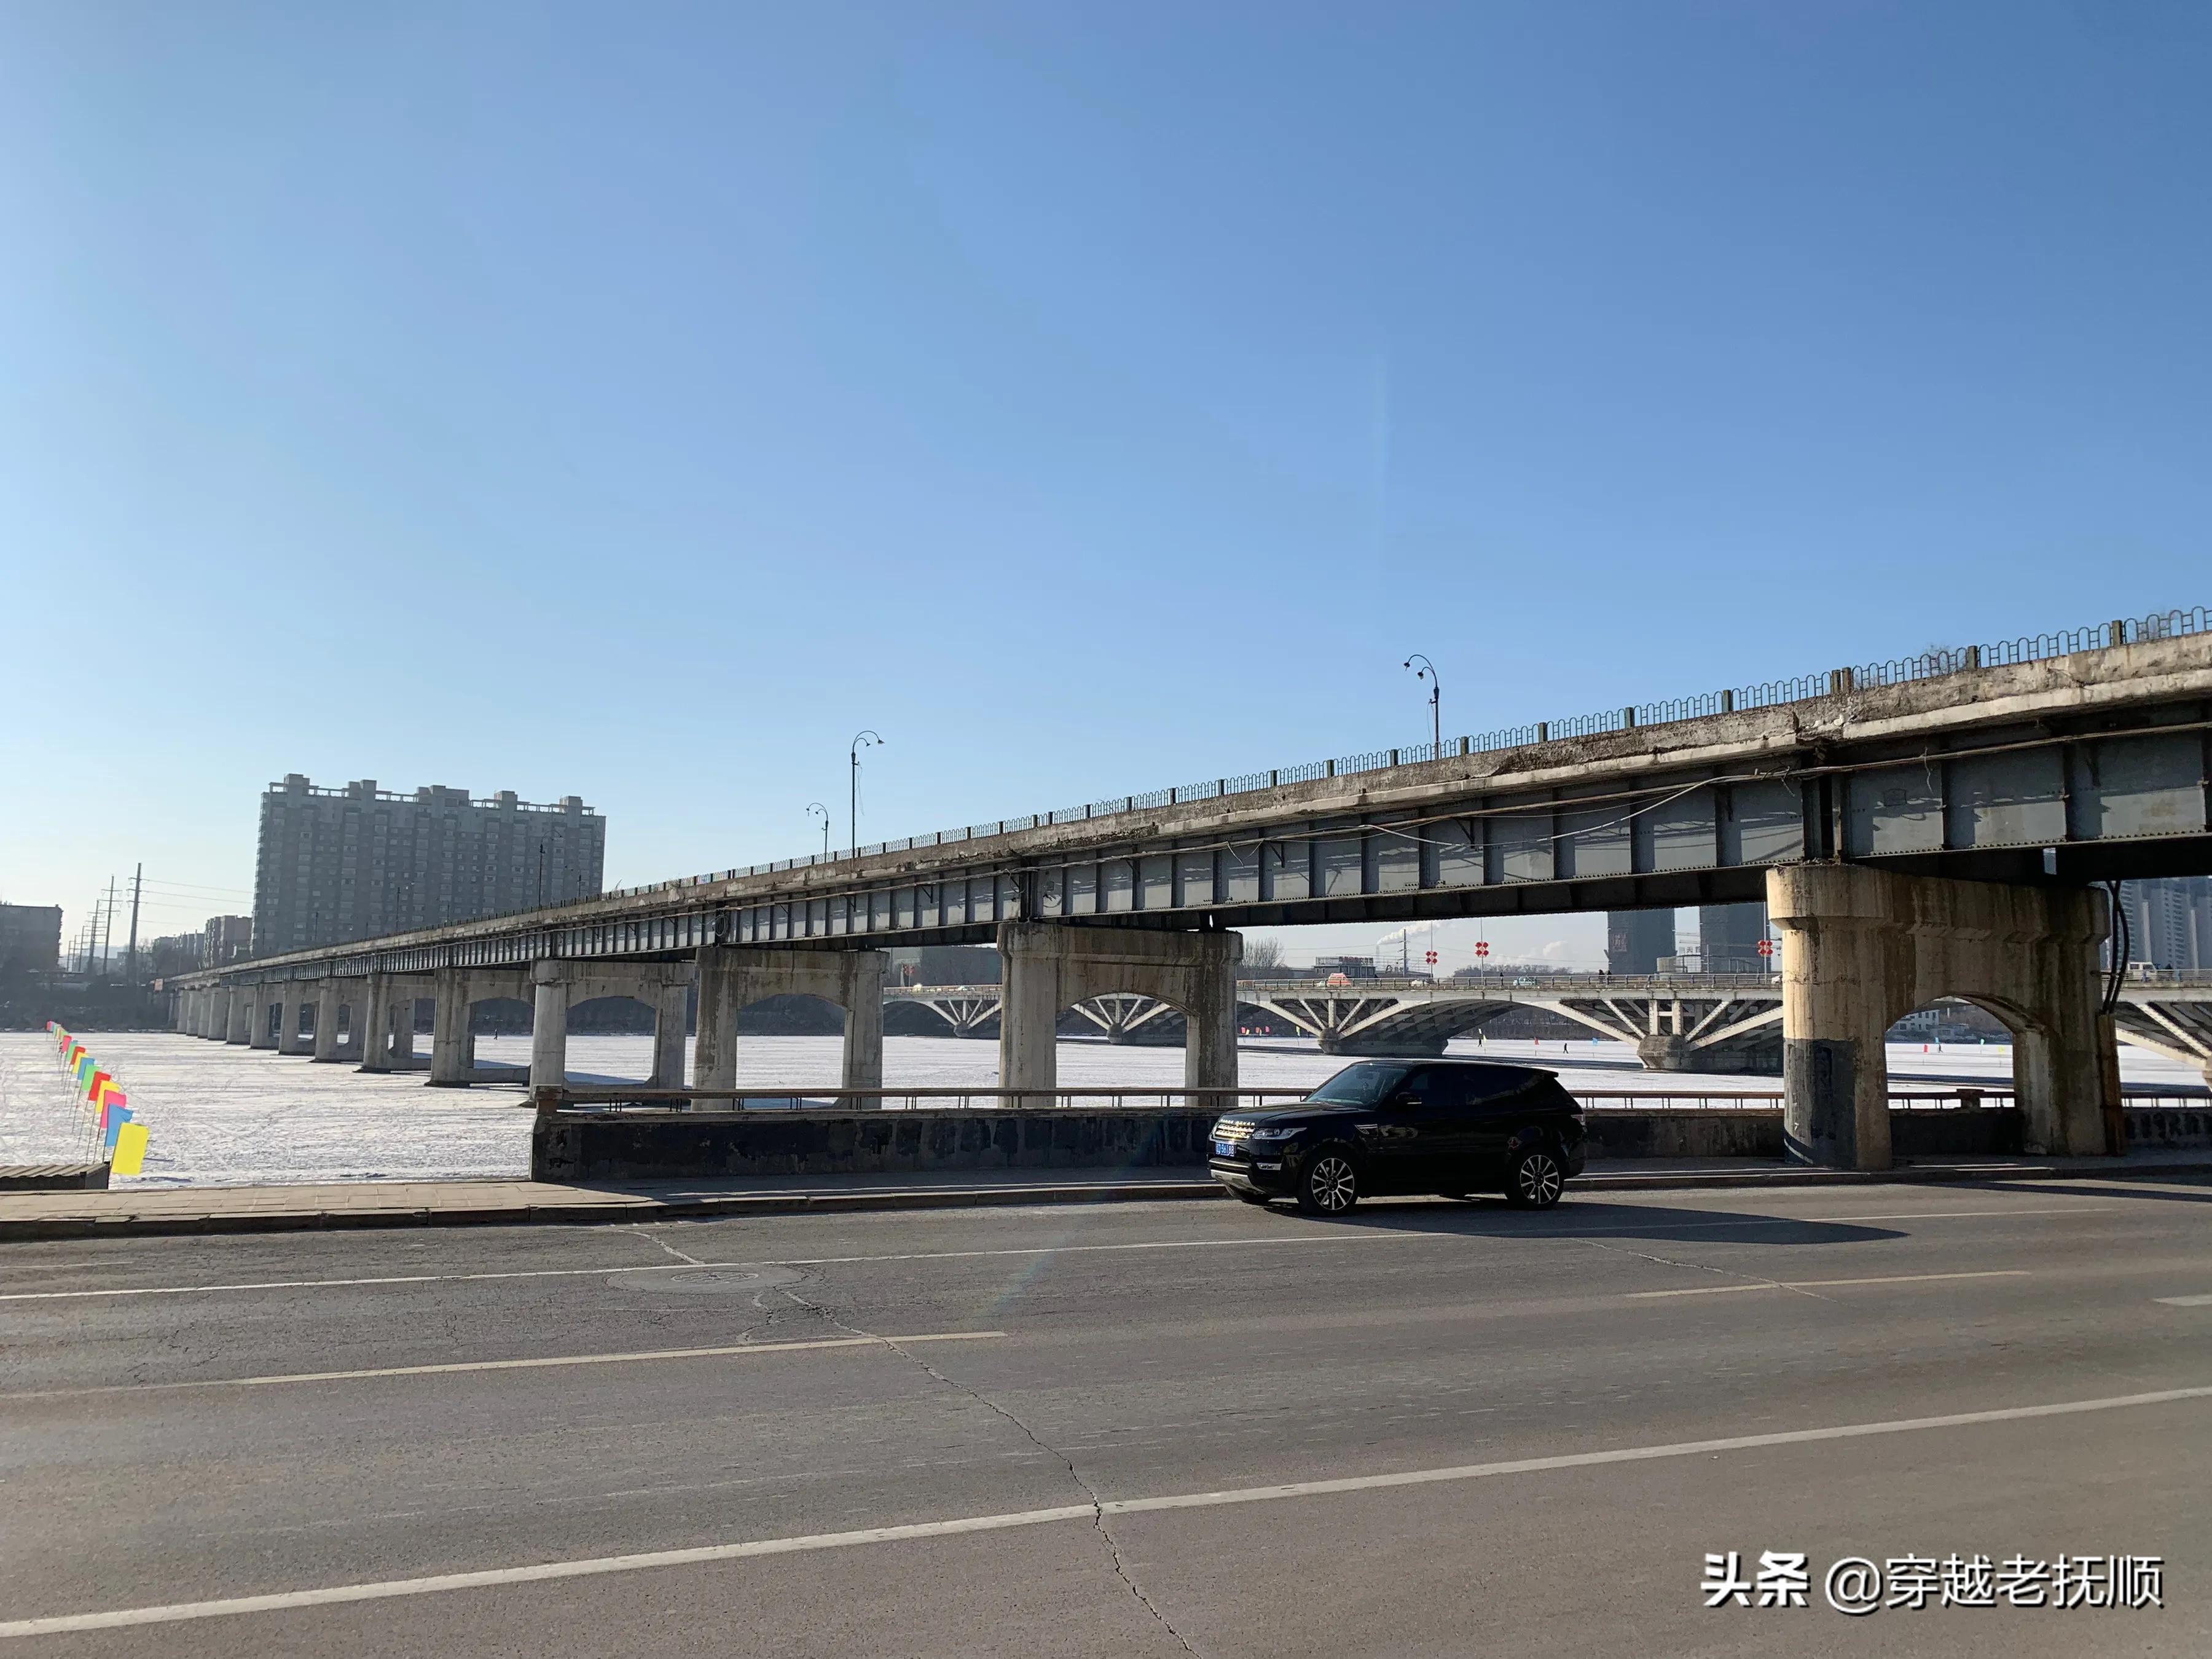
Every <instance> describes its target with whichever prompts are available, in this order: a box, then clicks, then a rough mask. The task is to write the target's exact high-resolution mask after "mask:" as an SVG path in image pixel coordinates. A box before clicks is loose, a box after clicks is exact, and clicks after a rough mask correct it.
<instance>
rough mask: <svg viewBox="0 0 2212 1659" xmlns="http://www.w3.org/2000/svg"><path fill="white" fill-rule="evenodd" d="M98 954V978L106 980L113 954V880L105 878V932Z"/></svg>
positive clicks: (112, 878)
mask: <svg viewBox="0 0 2212 1659" xmlns="http://www.w3.org/2000/svg"><path fill="white" fill-rule="evenodd" d="M102 941H103V942H102V945H101V949H100V977H101V978H102V979H106V977H107V975H108V970H109V969H110V968H111V967H112V963H110V961H109V958H110V957H112V956H113V955H114V954H115V878H114V877H112V876H110V877H109V878H107V930H106V933H105V934H104V935H103V936H102Z"/></svg>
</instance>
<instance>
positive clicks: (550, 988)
mask: <svg viewBox="0 0 2212 1659" xmlns="http://www.w3.org/2000/svg"><path fill="white" fill-rule="evenodd" d="M530 981H531V986H532V998H531V1011H530V1086H531V1088H532V1089H533V1090H536V1089H557V1088H559V1087H560V1086H561V1085H562V1084H563V1083H565V1082H566V1081H568V978H567V976H566V975H563V974H562V971H561V964H560V963H557V962H539V963H532V964H531V969H530ZM680 1029H681V1028H680V1027H679V1030H680ZM654 1052H655V1054H656V1057H657V1056H658V1054H659V1030H658V1028H656V1030H655V1033H654ZM655 1069H658V1067H657V1066H656V1068H655Z"/></svg>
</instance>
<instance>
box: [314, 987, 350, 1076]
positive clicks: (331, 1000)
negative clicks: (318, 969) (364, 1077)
mask: <svg viewBox="0 0 2212 1659" xmlns="http://www.w3.org/2000/svg"><path fill="white" fill-rule="evenodd" d="M346 983H347V981H343V980H341V979H339V978H337V976H336V975H331V977H330V978H328V979H325V980H324V981H323V982H322V983H321V984H319V985H318V986H316V987H315V1047H314V1053H313V1058H314V1059H316V1060H321V1061H323V1062H324V1063H325V1065H327V1064H328V1063H329V1062H331V1060H336V1059H337V1058H338V1004H339V1002H340V1001H342V1000H343V987H344V986H345V984H346Z"/></svg>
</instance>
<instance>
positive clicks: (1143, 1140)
mask: <svg viewBox="0 0 2212 1659" xmlns="http://www.w3.org/2000/svg"><path fill="white" fill-rule="evenodd" d="M1214 1116H1215V1115H1214V1114H1213V1113H1212V1112H1194V1111H1181V1110H1164V1111H1141V1112H1114V1111H1082V1110H1069V1109H1054V1110H1040V1111H999V1110H992V1109H981V1110H962V1111H915V1112H837V1111H825V1112H713V1113H709V1112H686V1113H677V1114H670V1115H665V1116H663V1115H654V1116H643V1115H635V1116H632V1115H608V1116H605V1117H593V1116H586V1115H552V1116H541V1117H540V1118H539V1119H538V1125H537V1129H536V1132H535V1133H534V1135H533V1136H532V1143H531V1155H530V1172H531V1176H532V1179H534V1180H538V1181H681V1180H691V1179H696V1178H699V1177H702V1176H811V1175H860V1174H870V1175H872V1174H881V1173H899V1172H916V1173H918V1172H921V1171H924V1170H1113V1169H1128V1170H1141V1169H1197V1168H1200V1167H1202V1166H1203V1165H1204V1164H1205V1163H1206V1131H1207V1130H1208V1129H1210V1128H1211V1127H1212V1125H1213V1120H1214ZM2128 1119H2129V1139H2130V1145H2137V1146H2207V1145H2212V1112H2152V1111H2142V1110H2130V1112H2129V1114H2128ZM1585 1121H1587V1122H1588V1123H1589V1131H1590V1148H1589V1152H1590V1156H1591V1157H1592V1158H1771V1159H1779V1158H1781V1156H1782V1114H1781V1113H1780V1112H1779V1111H1679V1112H1670V1111H1652V1112H1592V1113H1590V1114H1589V1116H1588V1118H1587V1119H1586V1120H1585ZM2192 1123H2193V1124H2194V1125H2195V1127H2193V1128H2191V1127H2190V1126H2191V1124H2192ZM1890 1130H1891V1134H1892V1136H1893V1144H1894V1146H1895V1148H1896V1152H1897V1155H1898V1156H1899V1158H1978V1157H1991V1156H1997V1155H2002V1154H2006V1153H2016V1152H2019V1151H2020V1149H2021V1115H2020V1112H2019V1110H2018V1109H2016V1108H2012V1107H1984V1108H1979V1109H1973V1110H1960V1111H1942V1112H1897V1113H1894V1114H1893V1116H1892V1121H1891V1126H1890ZM2191 1134H2194V1135H2195V1136H2196V1137H2197V1139H2177V1138H2175V1137H2184V1136H2187V1135H2191Z"/></svg>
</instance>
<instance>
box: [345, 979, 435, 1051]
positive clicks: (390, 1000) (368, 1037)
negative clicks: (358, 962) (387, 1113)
mask: <svg viewBox="0 0 2212 1659" xmlns="http://www.w3.org/2000/svg"><path fill="white" fill-rule="evenodd" d="M433 983H434V982H433V981H431V980H430V979H429V978H428V975H421V974H385V973H373V974H371V975H369V976H368V990H367V991H366V993H365V994H364V995H365V1000H366V1001H367V1004H368V1012H366V1013H365V1014H364V1015H363V1016H362V1018H363V1019H364V1020H365V1021H366V1024H364V1026H363V1027H362V1031H363V1038H362V1050H361V1069H362V1071H364V1072H419V1071H422V1070H423V1069H424V1068H425V1067H427V1066H428V1065H429V1061H428V1060H426V1059H425V1058H423V1057H422V1055H420V1054H416V1052H415V1003H416V998H417V996H418V995H420V994H421V993H422V991H423V990H424V989H426V988H429V987H432V986H433Z"/></svg>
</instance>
